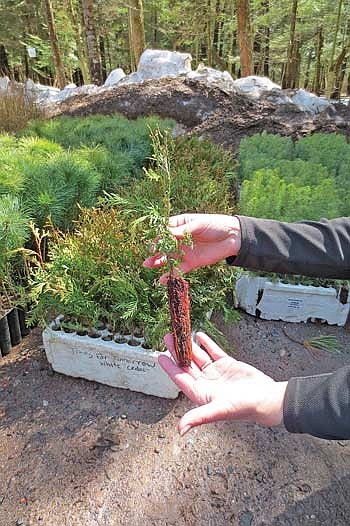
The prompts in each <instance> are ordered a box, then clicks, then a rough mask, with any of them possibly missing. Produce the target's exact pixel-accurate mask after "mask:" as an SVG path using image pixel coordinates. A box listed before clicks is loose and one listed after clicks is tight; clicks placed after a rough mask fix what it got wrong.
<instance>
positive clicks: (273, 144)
mask: <svg viewBox="0 0 350 526" xmlns="http://www.w3.org/2000/svg"><path fill="white" fill-rule="evenodd" d="M293 158H294V151H293V141H292V139H291V138H290V137H281V136H280V135H273V134H268V133H266V132H263V133H261V134H257V135H253V136H252V137H247V138H245V139H243V140H242V141H241V143H240V147H239V175H240V178H241V179H242V180H244V179H249V178H250V177H251V176H252V175H253V174H254V172H256V171H257V170H261V169H262V168H274V167H275V166H276V164H278V163H279V161H281V160H292V159H293Z"/></svg>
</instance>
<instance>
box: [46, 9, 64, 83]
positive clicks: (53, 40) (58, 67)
mask: <svg viewBox="0 0 350 526" xmlns="http://www.w3.org/2000/svg"><path fill="white" fill-rule="evenodd" d="M45 7H46V17H47V28H48V31H49V38H50V44H51V50H52V55H53V61H54V64H55V71H56V77H57V83H58V86H59V87H60V88H61V89H63V88H64V86H65V85H66V77H65V74H64V68H63V64H62V60H61V53H60V49H59V47H58V40H57V34H56V27H55V20H54V17H53V10H52V4H51V0H45Z"/></svg>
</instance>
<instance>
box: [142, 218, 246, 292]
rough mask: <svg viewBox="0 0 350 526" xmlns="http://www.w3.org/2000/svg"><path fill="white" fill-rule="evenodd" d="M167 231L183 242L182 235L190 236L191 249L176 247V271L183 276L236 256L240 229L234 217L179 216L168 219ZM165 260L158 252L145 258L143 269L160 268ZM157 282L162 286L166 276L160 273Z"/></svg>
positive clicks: (239, 245)
mask: <svg viewBox="0 0 350 526" xmlns="http://www.w3.org/2000/svg"><path fill="white" fill-rule="evenodd" d="M169 229H170V232H171V233H172V234H173V235H174V236H175V237H176V239H179V240H181V239H183V238H184V236H185V234H186V233H190V234H191V236H192V242H193V246H192V247H190V246H188V245H181V244H180V248H181V250H183V252H184V256H183V258H182V262H181V263H180V264H179V266H178V269H179V270H180V271H182V272H184V273H185V272H189V271H190V270H193V269H195V268H198V267H203V266H205V265H212V264H213V263H216V262H217V261H220V260H222V259H225V258H226V257H228V256H232V255H236V254H238V252H239V249H240V247H241V228H240V223H239V220H238V218H237V217H235V216H228V215H222V214H182V215H178V216H172V217H170V219H169ZM165 261H166V259H165V256H161V254H159V253H158V254H155V255H153V256H151V257H149V258H147V259H146V260H145V261H144V266H145V267H150V268H154V267H160V266H162V265H164V263H165ZM160 281H161V283H163V284H164V283H166V281H167V274H164V275H163V276H162V277H161V279H160Z"/></svg>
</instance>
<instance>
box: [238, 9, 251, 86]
mask: <svg viewBox="0 0 350 526" xmlns="http://www.w3.org/2000/svg"><path fill="white" fill-rule="evenodd" d="M236 12H237V24H238V28H237V29H238V31H237V33H238V45H239V55H240V61H241V76H242V77H248V76H249V75H253V72H254V65H253V39H252V30H251V22H250V0H236Z"/></svg>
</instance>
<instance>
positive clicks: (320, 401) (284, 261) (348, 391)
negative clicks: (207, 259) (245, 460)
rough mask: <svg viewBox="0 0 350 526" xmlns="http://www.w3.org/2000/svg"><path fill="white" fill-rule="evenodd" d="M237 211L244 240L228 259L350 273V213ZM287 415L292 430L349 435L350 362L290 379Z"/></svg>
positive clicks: (264, 267) (267, 267)
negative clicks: (307, 215) (288, 218)
mask: <svg viewBox="0 0 350 526" xmlns="http://www.w3.org/2000/svg"><path fill="white" fill-rule="evenodd" d="M238 217H239V220H240V223H241V232H242V246H241V250H240V252H239V254H238V256H236V257H232V258H228V263H230V264H232V265H235V266H240V267H245V268H249V269H254V270H261V271H265V272H278V273H284V274H301V275H305V276H314V277H324V278H335V279H337V278H338V279H350V218H339V219H333V220H330V221H327V220H322V221H320V222H319V223H318V222H313V221H302V222H299V223H282V222H279V221H273V220H269V219H254V218H250V217H244V216H238ZM283 420H284V425H285V427H286V429H287V430H288V431H290V432H291V433H308V434H310V435H313V436H316V437H319V438H325V439H328V440H332V439H338V440H339V439H350V366H347V367H343V368H342V369H339V370H338V371H336V372H334V373H330V374H322V375H317V376H307V377H304V378H292V379H291V380H289V382H288V386H287V391H286V395H285V399H284V407H283Z"/></svg>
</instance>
